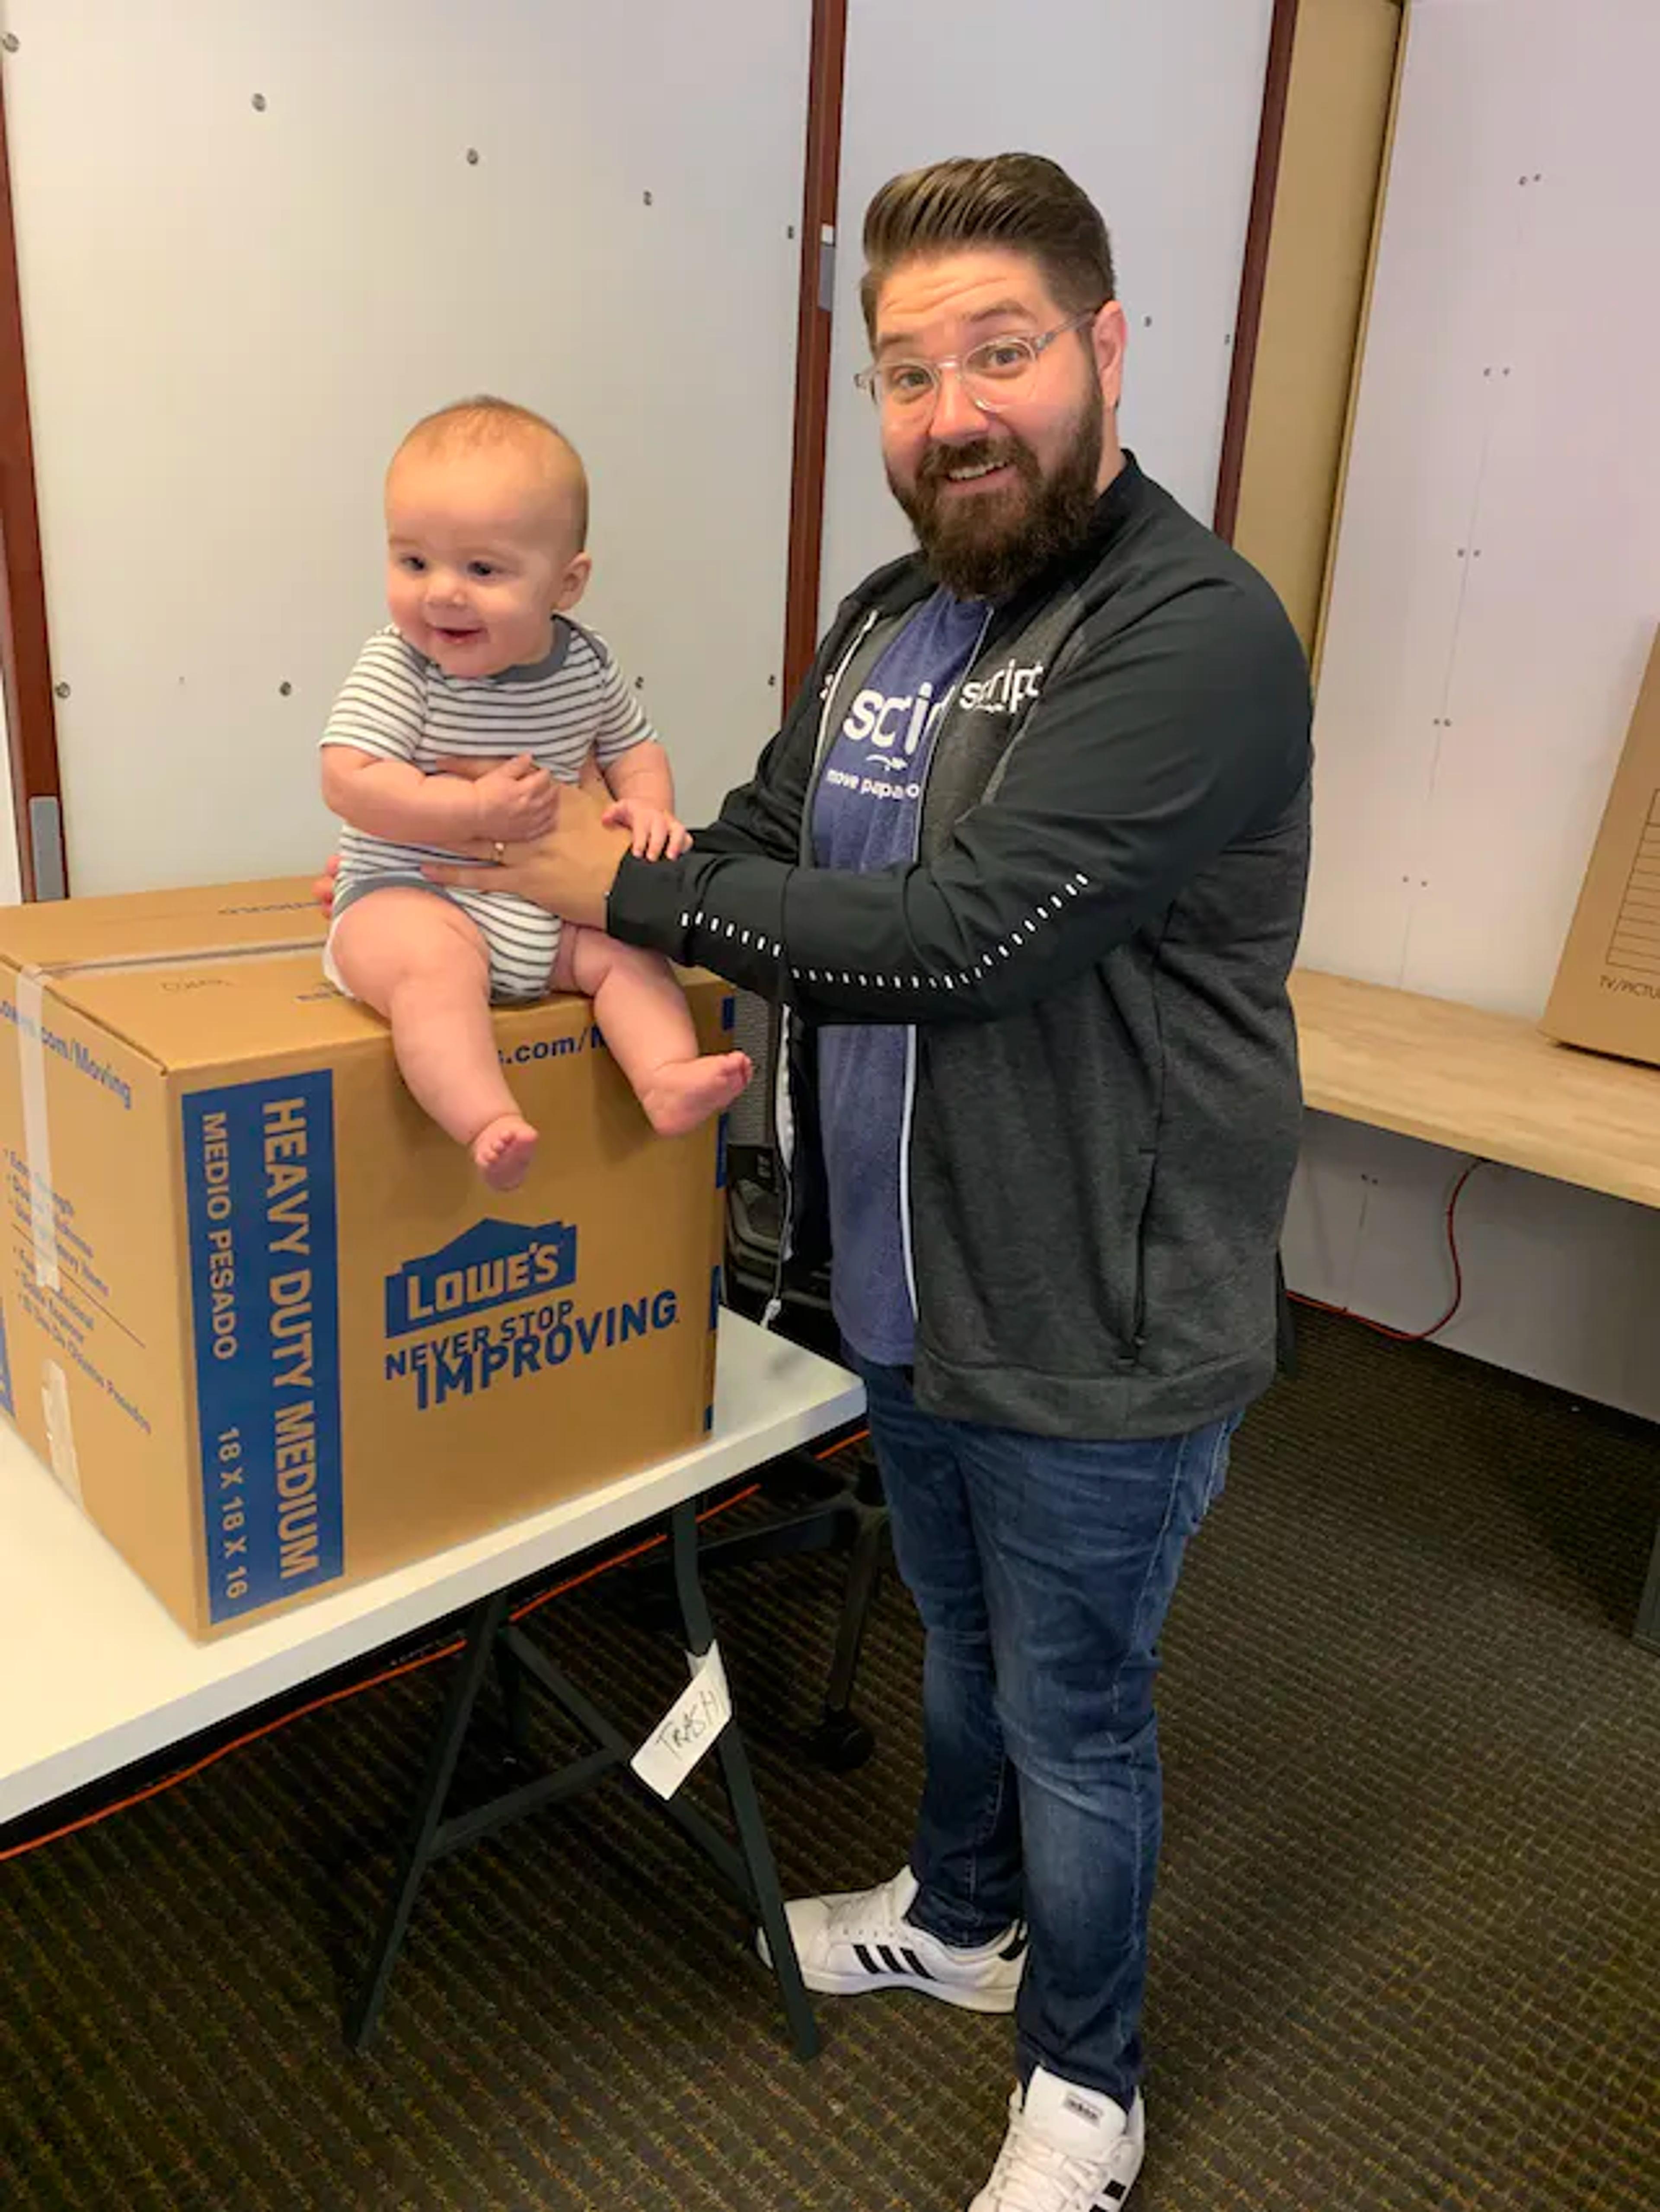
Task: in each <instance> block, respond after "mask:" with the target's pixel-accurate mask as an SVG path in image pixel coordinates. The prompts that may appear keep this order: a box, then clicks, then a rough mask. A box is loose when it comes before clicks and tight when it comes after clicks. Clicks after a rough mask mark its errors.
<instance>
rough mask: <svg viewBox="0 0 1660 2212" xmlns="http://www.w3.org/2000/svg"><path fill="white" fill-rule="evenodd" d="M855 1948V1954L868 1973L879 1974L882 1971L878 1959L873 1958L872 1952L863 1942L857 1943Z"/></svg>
mask: <svg viewBox="0 0 1660 2212" xmlns="http://www.w3.org/2000/svg"><path fill="white" fill-rule="evenodd" d="M853 1948H854V1956H855V1957H856V1958H857V1959H858V1961H859V1963H860V1966H862V1967H863V1968H864V1970H865V1972H866V1973H867V1974H879V1973H880V1972H881V1971H882V1969H881V1967H880V1966H879V1965H878V1963H877V1961H876V1960H874V1959H873V1958H872V1956H871V1954H870V1953H869V1952H868V1951H867V1950H866V1948H865V1946H864V1945H863V1944H862V1943H855V1944H854V1947H853Z"/></svg>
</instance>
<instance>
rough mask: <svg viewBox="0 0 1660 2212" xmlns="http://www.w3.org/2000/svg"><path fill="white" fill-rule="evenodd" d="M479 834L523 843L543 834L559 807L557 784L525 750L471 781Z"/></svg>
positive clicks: (512, 842)
mask: <svg viewBox="0 0 1660 2212" xmlns="http://www.w3.org/2000/svg"><path fill="white" fill-rule="evenodd" d="M472 789H473V796H474V798H475V799H476V800H477V806H478V835H479V836H481V837H496V838H499V839H500V841H501V842H502V844H504V845H523V844H527V843H529V842H531V841H532V839H534V838H537V837H544V836H546V835H547V833H548V831H549V830H550V829H552V827H553V821H554V816H555V814H556V812H557V811H558V806H559V787H558V786H557V784H556V783H555V781H554V780H553V778H552V777H551V776H550V775H549V774H548V772H547V770H546V769H544V768H538V767H537V765H536V763H535V762H534V761H533V760H532V758H531V757H530V755H529V754H528V753H520V754H519V755H518V756H517V757H516V758H515V759H513V760H510V761H503V762H502V763H500V765H499V766H497V767H496V768H493V769H490V770H489V772H488V774H486V775H481V776H480V777H479V779H478V781H477V783H475V784H474V786H473V787H472Z"/></svg>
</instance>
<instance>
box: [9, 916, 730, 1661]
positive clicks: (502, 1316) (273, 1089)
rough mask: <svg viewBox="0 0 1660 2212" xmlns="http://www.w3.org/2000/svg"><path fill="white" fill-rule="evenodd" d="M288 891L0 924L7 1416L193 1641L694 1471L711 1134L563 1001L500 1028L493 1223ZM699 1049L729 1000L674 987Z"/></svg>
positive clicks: (713, 1285)
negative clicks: (647, 1471) (527, 1151)
mask: <svg viewBox="0 0 1660 2212" xmlns="http://www.w3.org/2000/svg"><path fill="white" fill-rule="evenodd" d="M322 938H323V925H322V921H321V918H320V916H319V915H318V914H317V912H316V910H315V908H314V907H313V904H312V902H311V900H310V898H309V896H308V894H307V888H306V886H305V885H304V884H300V883H290V882H279V883H268V884H241V885H234V886H231V887H229V888H216V889H210V890H182V891H175V892H150V893H144V894H142V895H138V896H131V897H124V898H99V899H77V900H70V901H68V902H61V903H55V904H43V905H37V906H26V907H16V908H7V909H4V910H3V911H0V1017H3V1022H4V1024H5V1029H4V1030H0V1143H3V1146H4V1152H5V1170H6V1207H5V1225H6V1229H7V1231H8V1232H9V1234H8V1236H7V1240H6V1241H7V1247H8V1249H7V1252H6V1255H5V1263H4V1265H3V1267H0V1407H3V1410H4V1411H5V1413H7V1414H9V1416H10V1418H11V1419H12V1420H13V1421H14V1422H15V1425H16V1426H17V1428H18V1429H19V1430H20V1431H21V1433H22V1435H23V1437H24V1438H25V1439H26V1440H27V1443H29V1444H31V1445H32V1446H33V1449H35V1450H36V1451H37V1452H38V1453H39V1454H40V1456H41V1457H42V1458H43V1459H45V1460H47V1461H48V1462H50V1463H51V1465H52V1468H53V1469H54V1471H55V1473H56V1474H57V1475H58V1480H60V1481H61V1482H62V1483H63V1484H64V1486H65V1488H66V1489H68V1490H69V1491H70V1492H71V1493H72V1495H73V1496H74V1497H75V1498H76V1499H77V1500H78V1501H79V1503H80V1504H81V1505H82V1508H83V1509H84V1510H85V1511H86V1512H87V1514H88V1516H89V1517H90V1518H91V1519H92V1520H93V1521H94V1522H95V1523H96V1525H97V1526H98V1527H99V1528H100V1529H101V1530H102V1531H103V1532H104V1534H106V1536H107V1537H108V1538H109V1540H110V1541H111V1542H112V1544H114V1545H115V1547H116V1548H117V1549H118V1550H119V1552H120V1553H122V1554H123V1556H124V1557H125V1559H127V1560H128V1562H129V1563H130V1564H131V1565H132V1566H133V1567H134V1568H135V1569H137V1572H138V1573H139V1574H141V1575H142V1576H143V1578H144V1580H145V1581H146V1582H147V1583H149V1586H150V1588H151V1589H153V1590H154V1591H155V1594H156V1595H157V1596H158V1597H159V1598H160V1599H161V1601H162V1602H163V1603H164V1604H165V1605H166V1606H167V1607H168V1609H169V1610H170V1611H171V1612H172V1613H173V1614H174V1615H175V1616H176V1617H177V1619H178V1620H179V1621H180V1622H181V1623H183V1625H184V1626H185V1627H186V1628H188V1629H190V1630H191V1631H192V1632H193V1633H195V1634H197V1635H198V1636H205V1635H210V1634H213V1633H216V1632H219V1631H222V1630H224V1629H228V1628H230V1627H234V1626H238V1625H240V1624H241V1623H243V1622H246V1621H247V1620H252V1619H255V1618H258V1617H261V1616H263V1615H265V1614H267V1613H271V1612H274V1611H275V1610H277V1608H279V1607H286V1606H290V1605H293V1604H295V1603H296V1602H297V1601H301V1599H304V1598H306V1597H307V1596H310V1595H314V1594H316V1593H317V1592H319V1591H321V1590H328V1589H337V1588H339V1587H341V1586H342V1585H343V1584H344V1583H349V1582H354V1581H358V1580H361V1579H362V1578H363V1577H366V1576H369V1575H374V1574H378V1573H380V1572H383V1571H385V1570H386V1569H387V1568H389V1567H392V1566H394V1565H398V1564H399V1563H400V1562H403V1561H405V1560H408V1559H413V1558H417V1557H419V1556H420V1555H421V1554H423V1553H428V1552H432V1551H435V1550H437V1549H439V1548H441V1547H443V1546H445V1545H447V1544H451V1543H454V1542H457V1541H459V1540H460V1539H462V1538H463V1537H465V1536H469V1535H473V1534H477V1533H479V1532H480V1531H482V1530H483V1529H486V1528H490V1527H493V1526H496V1525H497V1524H499V1523H501V1522H506V1521H509V1520H513V1519H514V1518H516V1517H518V1516H520V1515H522V1514H524V1513H526V1512H528V1511H530V1510H532V1509H533V1508H534V1507H536V1506H538V1505H539V1504H544V1503H546V1502H548V1501H549V1500H550V1499H552V1498H556V1497H558V1496H561V1495H563V1494H568V1493H569V1492H573V1491H575V1490H578V1489H583V1488H587V1487H589V1486H593V1484H595V1483H598V1482H600V1481H603V1480H608V1479H611V1478H613V1477H615V1476H617V1475H618V1474H623V1473H626V1472H628V1471H629V1470H630V1469H633V1468H638V1467H642V1466H645V1465H648V1464H649V1463H650V1462H652V1461H653V1460H655V1459H660V1458H662V1457H664V1456H666V1455H669V1454H671V1453H673V1452H675V1451H678V1450H681V1449H684V1448H685V1447H686V1446H687V1445H688V1444H690V1443H693V1442H695V1441H696V1438H697V1437H699V1436H700V1435H701V1434H702V1431H703V1430H704V1428H705V1427H706V1426H707V1424H708V1414H709V1408H710V1406H711V1404H712V1401H713V1397H714V1328H715V1322H716V1301H717V1298H718V1289H719V1281H720V1277H719V1260H720V1253H721V1210H722V1200H721V1183H722V1182H723V1180H724V1141H723V1136H722V1133H721V1130H720V1129H719V1128H718V1127H716V1126H715V1125H714V1124H711V1125H709V1126H708V1127H706V1128H704V1129H702V1130H700V1131H698V1132H697V1133H696V1134H695V1135H692V1136H690V1137H685V1138H681V1139H676V1140H674V1141H672V1142H669V1141H666V1140H665V1139H661V1138H659V1137H656V1136H654V1134H653V1133H652V1131H651V1129H650V1127H649V1125H648V1122H647V1121H646V1118H645V1115H644V1114H643V1113H642V1110H641V1109H640V1107H639V1105H638V1103H637V1102H636V1101H635V1097H634V1094H633V1092H632V1091H630V1090H629V1086H628V1084H627V1082H626V1081H625V1080H624V1079H623V1075H622V1073H621V1071H620V1070H619V1069H618V1068H617V1066H616V1065H615V1064H614V1063H613V1061H612V1060H611V1056H610V1054H608V1053H607V1052H606V1051H605V1046H604V1041H603V1039H602V1038H601V1037H600V1035H599V1031H598V1030H596V1029H595V1027H594V1025H593V1012H592V1009H591V1008H590V1006H588V1003H587V1000H578V999H570V998H565V999H550V1000H546V1001H544V1002H542V1003H540V1004H538V1005H537V1006H529V1007H514V1008H511V1009H503V1010H501V1011H500V1012H498V1014H497V1016H496V1037H497V1042H498V1046H499V1048H500V1051H501V1054H502V1060H503V1063H504V1065H505V1066H507V1067H508V1073H509V1076H510V1079H511V1080H512V1083H513V1085H514V1090H515V1091H516V1092H517V1093H518V1095H519V1097H520V1103H521V1104H522V1105H523V1106H524V1108H525V1109H526V1112H527V1113H528V1114H529V1115H530V1117H531V1118H532V1120H533V1121H535V1122H536V1123H537V1124H538V1127H540V1129H541V1131H542V1133H543V1136H542V1144H541V1146H540V1149H539V1151H538V1156H537V1159H536V1163H535V1165H534V1167H533V1169H532V1173H531V1175H530V1176H529V1177H528V1179H527V1180H526V1182H525V1183H524V1184H523V1186H522V1187H521V1188H520V1189H519V1190H517V1191H515V1192H514V1193H513V1194H512V1195H511V1196H510V1197H506V1198H503V1197H502V1196H500V1195H498V1194H496V1193H494V1192H491V1191H490V1190H489V1189H488V1188H486V1187H485V1185H484V1184H483V1182H481V1181H480V1180H479V1178H478V1176H477V1173H476V1171H475V1170H474V1169H473V1166H472V1164H471V1160H470V1159H469V1158H468V1157H467V1155H466V1153H465V1151H463V1150H462V1149H461V1147H459V1146H456V1145H454V1144H453V1143H451V1142H450V1140H449V1139H447V1137H445V1136H444V1135H443V1134H442V1133H441V1131H439V1130H438V1129H436V1128H435V1127H434V1126H433V1125H432V1124H431V1123H430V1122H429V1121H428V1120H427V1118H426V1116H425V1115H424V1114H423V1113H422V1111H421V1109H419V1108H418V1107H417V1105H416V1104H415V1103H414V1101H413V1100H412V1099H411V1098H410V1097H409V1095H408V1093H407V1091H405V1090H404V1086H403V1083H402V1080H401V1079H400V1078H399V1076H398V1071H397V1067H396V1064H395V1062H394V1061H393V1059H392V1047H391V1042H390V1039H389V1037H388V1036H387V1033H386V1028H385V1025H384V1024H382V1023H380V1021H379V1020H377V1019H376V1018H375V1017H374V1015H373V1014H371V1013H369V1012H367V1011H366V1010H365V1009H364V1008H362V1007H361V1006H354V1005H352V1004H350V1003H349V1002H348V1001H347V1000H344V999H342V998H341V997H339V996H338V995H337V994H336V993H335V992H333V991H331V989H330V988H329V987H328V986H327V985H326V984H325V982H324V981H323V980H322V975H321V970H320V967H319V952H320V948H321V944H322ZM682 981H683V982H684V984H685V987H686V990H687V995H688V997H689V999H690V1003H691V1006H692V1012H693V1016H694V1019H695V1020H696V1024H697V1029H698V1034H699V1036H700V1038H701V1040H702V1044H703V1048H704V1049H705V1050H710V1049H714V1048H716V1047H717V1046H719V1045H720V1043H721V1041H722V1038H721V1032H722V1030H723V1029H724V1028H727V1027H729V1026H730V1024H731V1021H732V1012H733V1005H732V1000H731V997H730V995H729V994H728V993H727V989H726V987H725V986H723V985H721V984H719V983H717V982H716V981H714V979H713V978H712V977H709V976H690V977H683V978H682Z"/></svg>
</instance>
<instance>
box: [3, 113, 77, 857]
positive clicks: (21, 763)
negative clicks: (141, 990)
mask: <svg viewBox="0 0 1660 2212" xmlns="http://www.w3.org/2000/svg"><path fill="white" fill-rule="evenodd" d="M0 668H3V678H4V685H5V702H6V749H7V753H8V756H9V770H10V775H11V790H12V803H13V806H14V809H15V814H16V822H17V866H18V873H19V877H20V878H21V884H22V889H23V896H24V897H25V898H26V899H32V898H43V897H44V898H61V897H63V896H64V894H65V892H66V891H67V890H68V888H69V885H68V875H67V870H66V867H65V865H64V836H63V786H62V782H61V780H60V777H59V773H58V717H57V713H56V710H55V707H54V703H53V691H52V643H51V635H50V632H49V630H48V628H47V623H46V577H45V574H44V571H43V568H42V563H41V556H40V508H39V506H38V504H37V502H36V499H35V482H34V435H33V428H32V427H31V423H30V417H29V392H28V372H27V363H26V360H25V355H24V345H23V307H22V298H21V293H20V291H19V289H18V282H17V233H16V227H15V222H14V220H13V213H12V197H11V155H10V149H9V143H8V139H7V135H6V109H5V82H4V72H3V70H0Z"/></svg>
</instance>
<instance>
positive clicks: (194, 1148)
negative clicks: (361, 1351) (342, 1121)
mask: <svg viewBox="0 0 1660 2212" xmlns="http://www.w3.org/2000/svg"><path fill="white" fill-rule="evenodd" d="M184 1144H185V1198H186V1206H187V1213H188V1220H189V1229H190V1267H191V1292H192V1306H193V1312H194V1319H195V1350H196V1405H197V1420H198V1429H199V1432H200V1437H201V1452H202V1512H203V1527H204V1534H205V1538H206V1546H207V1562H208V1606H209V1612H210V1616H211V1618H212V1619H213V1620H215V1621H222V1620H234V1619H236V1618H237V1617H238V1616H239V1615H240V1614H241V1613H251V1612H252V1611H253V1610H254V1609H255V1607H258V1606H262V1605H269V1604H271V1602H272V1601H273V1600H275V1599H277V1598H283V1597H292V1596H294V1595H295V1594H296V1593H297V1592H299V1591H301V1590H307V1589H316V1588H317V1587H318V1586H319V1584H321V1583H328V1582H332V1581H333V1580H334V1579H335V1578H336V1577H337V1576H338V1575H339V1573H340V1571H341V1565H342V1549H343V1543H342V1536H343V1514H342V1494H341V1493H342V1485H341V1473H340V1341H339V1278H338V1264H337V1263H338V1244H339V1237H338V1228H337V1219H336V1212H335V1189H334V1085H333V1078H332V1077H331V1075H330V1074H329V1073H328V1072H327V1071H326V1070H323V1071H320V1072H319V1073H313V1074H307V1075H289V1076H279V1077H274V1078H269V1079H265V1080H264V1081H261V1082H258V1083H234V1084H228V1085H224V1086H223V1087H222V1088H220V1089H217V1090H214V1091H192V1092H191V1093H190V1094H189V1095H188V1096H187V1097H185V1101H184Z"/></svg>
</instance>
